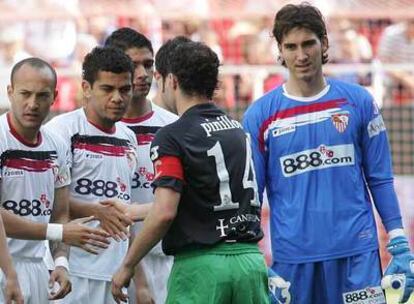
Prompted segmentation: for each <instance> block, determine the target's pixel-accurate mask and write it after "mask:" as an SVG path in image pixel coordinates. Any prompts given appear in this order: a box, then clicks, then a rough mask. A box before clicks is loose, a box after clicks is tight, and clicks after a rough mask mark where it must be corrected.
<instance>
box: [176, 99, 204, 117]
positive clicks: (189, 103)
mask: <svg viewBox="0 0 414 304" xmlns="http://www.w3.org/2000/svg"><path fill="white" fill-rule="evenodd" d="M209 101H210V100H209V99H208V98H206V97H201V96H181V98H179V99H178V100H177V113H178V116H181V115H183V114H184V113H185V112H186V111H187V110H188V109H190V108H192V107H194V106H196V105H199V104H203V103H208V102H209Z"/></svg>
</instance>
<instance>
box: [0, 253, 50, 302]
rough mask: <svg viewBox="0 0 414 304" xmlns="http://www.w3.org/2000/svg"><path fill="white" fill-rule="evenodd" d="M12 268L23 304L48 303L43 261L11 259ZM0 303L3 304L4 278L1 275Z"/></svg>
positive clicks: (47, 279) (46, 272)
mask: <svg viewBox="0 0 414 304" xmlns="http://www.w3.org/2000/svg"><path fill="white" fill-rule="evenodd" d="M13 263H14V268H15V269H16V272H17V278H18V280H19V284H20V289H21V291H22V293H23V298H24V303H25V304H44V303H48V299H47V298H48V292H49V291H48V281H49V272H48V270H47V267H46V265H45V263H44V262H43V259H30V258H28V259H21V258H16V257H13ZM0 281H1V283H0V284H1V287H2V288H0V303H1V304H3V303H5V300H4V294H3V292H4V286H5V284H6V278H5V276H4V274H3V273H1V278H0Z"/></svg>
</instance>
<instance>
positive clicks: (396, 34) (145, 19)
mask: <svg viewBox="0 0 414 304" xmlns="http://www.w3.org/2000/svg"><path fill="white" fill-rule="evenodd" d="M35 2H36V1H33V0H24V1H13V0H3V1H0V5H2V4H3V5H9V6H13V5H14V6H15V8H16V9H17V8H19V7H21V5H22V4H23V5H24V4H27V5H30V4H31V5H34V3H35ZM37 2H41V3H43V4H45V3H47V4H48V5H49V6H50V5H52V4H53V5H55V6H58V5H59V6H64V8H65V9H66V10H67V12H68V14H67V15H64V14H60V15H59V14H56V13H55V14H51V15H50V16H51V17H50V18H44V17H42V18H38V17H36V15H34V16H33V17H27V18H16V19H15V20H14V21H12V22H11V20H13V19H11V18H10V16H9V15H7V14H6V15H5V13H3V15H5V16H6V17H7V16H9V18H0V26H1V31H0V71H3V72H2V73H0V88H1V89H0V108H3V109H5V108H7V107H8V101H7V94H6V85H7V83H8V81H9V80H8V78H7V76H6V75H9V70H10V68H11V66H12V65H13V64H14V63H15V62H17V61H18V60H20V59H22V58H25V57H28V56H38V57H41V58H43V59H45V60H47V61H48V62H51V63H52V64H53V65H54V66H55V67H56V68H57V69H58V71H62V72H61V73H59V92H60V94H59V97H58V99H57V102H56V104H55V105H54V108H53V110H54V111H58V112H64V111H69V110H72V109H74V108H76V107H78V106H79V105H80V104H81V103H82V100H81V97H80V94H79V85H80V81H79V80H80V68H81V62H82V60H83V56H84V55H85V54H86V53H87V52H88V51H90V50H91V49H92V48H93V47H94V46H96V45H101V44H102V42H103V41H104V39H105V38H106V37H107V35H108V33H110V32H111V31H113V30H114V29H116V28H119V27H122V26H129V27H132V28H134V29H136V30H138V31H139V32H142V33H144V34H145V35H147V36H148V37H150V39H151V41H152V42H153V45H154V47H155V50H157V49H158V48H159V46H160V45H161V44H162V43H163V42H165V41H166V40H168V39H170V38H172V37H175V36H177V35H184V36H187V37H189V38H191V39H193V40H196V41H203V42H205V43H206V44H207V45H209V46H210V47H211V48H212V49H213V50H214V51H215V52H216V53H217V54H218V56H219V58H220V60H221V63H222V64H223V65H233V66H236V67H237V66H238V65H254V66H256V65H277V61H278V50H277V46H276V44H275V41H274V39H273V37H271V33H270V31H271V24H272V22H273V16H264V15H257V16H255V17H250V18H239V17H238V18H229V17H226V18H211V17H210V18H200V16H199V15H198V14H197V15H195V16H194V18H189V17H186V18H184V19H177V18H163V17H162V16H160V15H157V14H156V12H154V11H151V10H150V9H148V8H146V7H144V6H143V7H142V10H138V11H137V13H136V15H131V14H129V15H126V16H120V14H119V13H118V14H114V15H107V14H99V13H95V14H90V13H89V14H86V13H85V14H82V12H80V11H79V7H78V5H79V1H78V0H71V1H65V3H64V4H63V3H61V2H59V1H55V0H42V1H37ZM37 2H36V3H37ZM19 5H20V6H19ZM101 5H102V4H101ZM53 7H54V6H52V8H51V9H50V10H51V11H53ZM75 11H76V13H73V14H70V12H75ZM55 12H56V11H55ZM10 13H12V11H9V12H8V14H10ZM16 14H18V10H16ZM2 21H3V22H2ZM327 21H328V26H329V31H328V33H329V39H330V41H329V43H330V53H329V63H333V64H349V65H351V64H355V63H371V62H372V60H374V59H379V60H380V61H381V62H383V63H406V62H412V61H413V60H412V59H414V20H392V19H346V18H338V17H335V18H329V19H328V20H327ZM396 50H398V52H396ZM334 76H335V77H339V78H341V79H343V80H347V81H350V82H357V83H360V84H362V85H366V86H370V84H371V82H372V77H371V76H372V75H371V74H370V73H360V72H356V71H353V70H351V71H344V72H341V73H335V75H334ZM285 77H286V75H285V74H283V73H278V74H270V75H267V76H266V78H265V79H264V82H263V91H264V92H266V91H268V90H269V89H271V88H273V87H274V86H276V85H277V84H280V83H281V82H282V81H284V79H285ZM253 81H254V79H253V78H252V77H251V75H250V74H243V73H238V74H234V75H222V78H221V86H220V89H219V90H218V91H217V94H216V97H215V98H216V101H217V102H218V103H219V104H220V105H221V106H222V107H223V108H226V109H231V108H232V107H234V106H236V105H237V106H238V107H239V108H241V109H244V108H245V107H246V106H247V105H248V104H249V103H250V102H251V101H252V100H253V99H254V96H252V94H253V87H254V83H253ZM413 88H414V77H413V76H412V74H410V73H407V72H392V73H388V74H387V77H386V78H385V93H384V103H385V104H409V103H412V102H413V101H412V100H413V99H412V97H413V94H412V93H413ZM154 89H155V88H154ZM153 91H155V90H153Z"/></svg>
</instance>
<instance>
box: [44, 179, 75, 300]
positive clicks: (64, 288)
mask: <svg viewBox="0 0 414 304" xmlns="http://www.w3.org/2000/svg"><path fill="white" fill-rule="evenodd" d="M68 198H69V187H68V186H64V187H61V188H57V189H55V201H54V203H53V210H52V214H51V216H50V222H51V223H57V224H60V225H63V224H65V223H67V222H68V221H69V201H68ZM49 247H50V251H51V253H52V257H53V259H54V261H55V269H54V270H53V271H52V273H51V274H50V279H49V288H52V287H53V286H54V284H55V282H57V283H58V284H59V288H58V289H57V290H52V292H51V294H50V296H49V300H56V299H61V298H63V297H64V296H65V295H66V294H68V293H69V292H70V291H71V290H72V284H71V283H70V281H69V272H68V271H69V263H68V255H69V246H68V245H66V244H64V243H63V242H61V241H59V238H58V239H57V240H50V241H49Z"/></svg>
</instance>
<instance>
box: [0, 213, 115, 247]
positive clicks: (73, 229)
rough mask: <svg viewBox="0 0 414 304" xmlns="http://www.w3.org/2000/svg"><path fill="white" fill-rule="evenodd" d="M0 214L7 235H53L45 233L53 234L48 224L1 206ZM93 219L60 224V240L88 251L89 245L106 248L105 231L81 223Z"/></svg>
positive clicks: (31, 237)
mask: <svg viewBox="0 0 414 304" xmlns="http://www.w3.org/2000/svg"><path fill="white" fill-rule="evenodd" d="M0 214H1V216H2V217H3V222H4V225H5V231H6V234H7V236H8V237H11V238H14V239H21V240H49V239H50V238H51V237H53V236H50V235H48V233H47V232H48V231H49V234H50V231H52V234H53V228H51V226H50V224H45V223H38V222H33V221H30V220H27V219H25V218H23V217H21V216H19V215H16V214H14V213H13V212H11V211H7V210H5V209H3V208H0ZM93 219H94V218H93V217H89V218H81V219H77V220H73V221H70V222H69V223H66V224H64V225H62V226H61V236H62V241H63V242H64V243H66V244H68V245H71V246H76V247H80V248H82V249H84V250H87V251H90V250H89V247H88V246H90V245H93V246H98V247H102V248H107V247H108V244H109V240H108V239H107V238H108V237H109V235H108V234H107V233H106V232H105V231H102V230H101V229H95V228H90V227H87V226H85V225H83V224H85V223H87V222H88V221H91V220H93ZM55 227H56V226H55ZM48 228H49V229H48ZM92 253H93V252H92Z"/></svg>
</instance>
